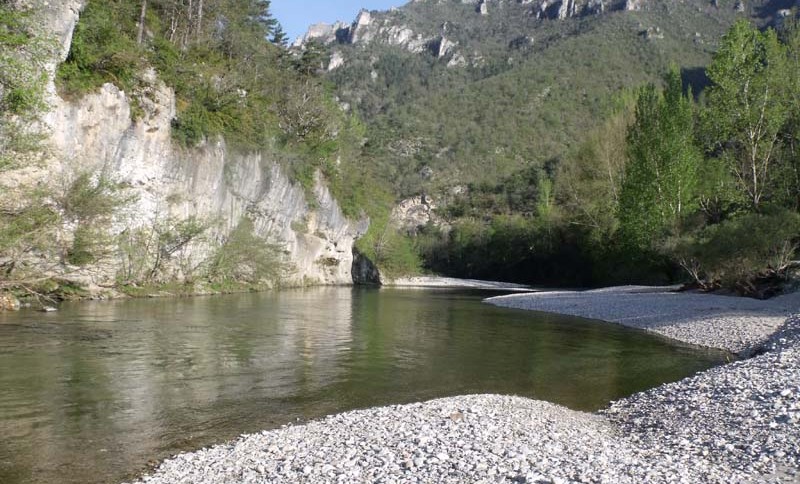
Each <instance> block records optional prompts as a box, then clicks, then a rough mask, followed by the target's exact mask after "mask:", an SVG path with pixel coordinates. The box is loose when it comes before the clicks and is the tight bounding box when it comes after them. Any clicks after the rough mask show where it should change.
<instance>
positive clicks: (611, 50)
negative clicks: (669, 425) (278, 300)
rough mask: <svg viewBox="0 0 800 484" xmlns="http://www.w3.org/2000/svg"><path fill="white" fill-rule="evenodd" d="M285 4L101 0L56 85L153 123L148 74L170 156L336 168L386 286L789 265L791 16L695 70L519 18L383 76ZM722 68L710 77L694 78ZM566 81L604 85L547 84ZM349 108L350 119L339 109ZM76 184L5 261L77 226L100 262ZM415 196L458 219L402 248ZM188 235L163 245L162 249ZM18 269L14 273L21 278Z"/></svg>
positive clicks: (15, 219)
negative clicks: (320, 40)
mask: <svg viewBox="0 0 800 484" xmlns="http://www.w3.org/2000/svg"><path fill="white" fill-rule="evenodd" d="M269 7H270V5H269V1H266V0H247V1H241V0H137V1H133V0H107V1H97V0H90V1H89V2H88V3H87V5H86V8H85V10H84V11H83V12H82V14H81V19H80V22H79V24H78V26H77V29H76V31H75V36H74V39H73V44H72V48H71V51H70V53H69V56H68V58H67V60H66V62H64V63H63V64H61V65H60V66H59V68H58V73H57V86H58V89H59V90H60V94H61V95H62V96H65V97H67V98H70V97H73V98H77V97H80V96H82V95H84V94H85V93H87V92H91V91H92V90H95V89H97V88H99V87H100V86H101V85H102V84H103V83H106V82H112V83H114V84H116V85H117V86H119V87H120V88H122V89H123V90H125V92H127V93H130V95H131V98H132V100H133V102H134V106H135V107H136V106H138V107H136V109H134V112H133V114H132V115H133V116H134V117H137V116H142V115H143V114H144V113H143V111H142V109H143V108H142V107H141V100H143V99H146V98H147V96H148V95H149V94H150V90H151V89H152V84H151V81H150V80H149V76H148V74H147V73H148V71H149V70H153V71H154V72H156V73H157V75H158V78H159V79H161V80H163V81H164V82H165V83H166V84H167V85H168V86H170V87H171V88H173V89H174V90H175V92H176V95H177V98H178V116H177V118H176V119H175V120H174V121H173V138H174V142H175V143H179V144H181V145H183V146H186V147H192V146H195V145H198V144H201V143H203V142H204V140H207V139H213V138H216V137H224V139H225V140H226V141H227V142H228V144H229V146H231V147H234V148H235V149H241V150H263V151H267V152H270V153H271V154H272V155H273V156H274V157H275V158H276V159H280V160H282V162H283V163H284V164H285V166H286V168H287V170H288V171H289V172H290V173H291V174H292V176H293V177H294V179H295V180H296V181H297V182H298V183H301V184H303V185H304V186H306V187H310V185H311V182H312V179H313V174H314V173H315V171H317V170H319V171H320V172H321V173H322V174H323V175H324V177H325V179H326V181H327V183H328V184H329V185H330V186H331V188H332V190H333V192H334V194H335V196H336V198H337V199H338V200H339V201H340V203H341V204H342V206H343V208H344V210H345V212H346V213H347V215H349V216H351V217H354V218H358V217H362V216H369V217H370V221H371V225H370V231H369V233H368V234H367V235H366V236H365V237H363V238H362V239H361V240H360V241H359V242H358V248H359V250H360V251H361V252H363V253H364V254H365V255H366V256H368V257H369V258H370V259H372V260H373V262H375V263H376V264H377V265H378V266H379V267H380V268H381V269H382V270H383V272H384V274H385V275H387V276H390V277H391V276H395V275H399V274H404V273H415V272H419V271H432V272H437V273H442V274H446V275H452V276H462V277H474V278H487V279H498V280H508V281H515V282H525V283H533V284H558V285H569V286H591V285H600V284H610V283H633V282H647V283H664V282H690V283H692V284H695V285H697V286H699V287H701V288H704V289H717V288H720V287H725V288H729V289H733V290H736V291H738V292H740V293H743V294H749V295H757V296H765V295H769V293H771V291H773V290H774V287H776V286H775V284H774V282H776V281H780V280H782V279H783V278H784V277H785V276H786V275H787V274H788V272H789V270H790V269H791V268H792V261H793V259H794V257H795V249H796V248H797V242H798V234H799V233H800V216H799V215H798V209H800V171H799V170H800V151H798V150H799V149H800V145H799V143H800V29H798V28H797V27H796V24H795V23H794V22H792V21H790V20H788V19H787V21H785V22H782V23H781V25H780V27H779V28H778V29H774V28H772V27H765V26H764V25H762V24H755V23H752V22H751V20H748V19H745V18H743V19H740V20H739V21H737V22H736V23H735V24H733V26H732V27H731V28H730V29H729V30H728V31H727V33H725V34H724V37H722V39H721V40H719V41H718V42H716V43H714V44H713V49H712V47H711V46H710V45H711V44H709V43H702V42H700V43H698V42H697V39H696V38H695V39H694V41H693V44H692V45H695V46H696V48H694V49H695V50H692V51H686V52H685V55H686V56H688V57H687V58H681V57H680V53H681V46H682V45H683V44H680V43H676V42H672V41H670V40H669V37H668V38H667V40H666V41H665V43H663V44H654V43H651V42H648V41H647V40H646V39H643V38H642V35H641V33H639V32H638V31H637V32H634V30H631V25H628V24H629V23H632V22H634V21H635V20H631V18H629V17H626V16H624V15H622V14H620V15H609V16H600V17H596V18H592V19H579V20H575V21H569V22H564V23H557V22H554V21H553V22H551V23H547V22H550V21H544V23H542V24H541V25H540V28H541V29H543V30H542V32H543V35H542V37H544V38H545V39H546V41H545V42H544V43H537V44H534V45H535V47H533V46H530V45H528V44H527V43H521V42H512V43H508V42H498V41H496V39H497V38H507V37H509V36H511V37H513V38H519V35H518V34H519V33H520V32H517V31H514V29H517V30H519V29H522V28H524V27H525V25H517V24H514V23H513V22H510V23H508V24H507V25H506V24H503V23H502V22H501V23H500V24H498V26H496V28H497V29H501V30H496V31H492V32H493V33H495V34H498V32H499V34H498V35H497V36H495V37H492V36H491V35H489V36H483V37H480V36H478V35H477V34H476V32H475V31H473V30H470V29H467V28H463V29H460V30H459V27H458V24H453V25H455V27H453V26H451V27H450V28H451V32H452V35H453V37H454V38H456V39H458V40H459V42H460V45H462V46H463V45H469V47H470V48H472V47H475V48H477V47H478V44H475V42H477V40H475V39H480V38H488V39H495V40H487V41H486V42H487V44H486V46H485V50H484V51H483V53H482V59H484V61H483V62H482V63H479V64H475V65H474V66H473V67H470V68H466V69H464V70H461V71H455V70H452V69H447V68H445V67H442V66H440V65H438V64H437V63H436V60H435V59H432V58H430V56H428V57H426V56H425V55H418V54H411V53H408V52H406V53H399V52H398V50H397V49H391V48H388V47H385V46H381V45H379V44H375V45H373V46H372V47H371V50H363V51H362V50H355V47H353V49H354V51H353V52H352V53H351V55H352V56H353V57H351V59H359V58H360V57H359V56H367V55H368V56H371V57H370V59H373V58H376V59H377V64H375V65H371V67H369V66H368V65H367V64H364V63H359V62H352V63H351V67H349V68H348V69H347V70H342V71H336V72H334V73H332V74H331V75H329V76H327V77H326V76H324V75H323V69H322V67H323V66H324V65H325V61H326V56H327V55H328V52H327V51H326V49H325V48H323V47H322V46H320V45H317V44H314V43H311V44H308V45H306V47H305V48H304V49H301V50H296V49H289V48H287V46H286V38H285V35H284V34H283V32H282V30H281V28H280V25H279V24H278V22H277V21H276V20H275V19H274V18H273V17H272V15H271V14H270V10H269ZM426 8H452V9H454V11H455V10H456V9H462V10H463V12H462V11H461V10H458V11H457V13H459V15H464V16H466V15H467V14H470V15H473V14H474V11H472V10H470V11H469V12H468V11H467V10H466V9H465V8H466V7H464V6H455V5H447V6H444V7H443V6H429V5H427V4H420V5H410V6H408V7H406V8H405V9H401V10H400V11H398V12H395V13H393V14H392V15H399V16H403V15H405V16H407V17H408V18H406V19H405V20H409V21H411V20H415V21H420V22H432V21H433V20H431V19H430V18H429V17H428V16H425V15H422V14H421V13H420V12H422V13H425V12H427V11H425V12H423V11H422V10H420V11H419V12H417V11H416V10H414V9H426ZM669 8H672V7H667V9H669ZM675 8H677V9H679V10H680V9H682V8H684V7H683V6H675ZM687 8H688V7H687ZM687 12H688V10H687ZM427 13H430V12H427ZM668 13H669V12H668ZM681 13H683V11H682V10H681ZM656 14H664V12H656ZM34 15H35V12H25V11H19V10H17V9H15V8H12V7H11V5H10V3H8V2H3V3H1V4H0V45H2V46H3V50H2V52H0V54H1V55H0V63H2V67H3V69H0V99H1V100H2V103H1V104H0V106H1V107H2V110H3V120H2V123H0V130H2V135H3V136H0V170H8V169H11V168H15V167H18V166H19V165H20V163H35V157H31V155H30V153H36V151H37V150H38V149H40V148H41V147H40V145H39V144H38V141H39V139H38V138H37V136H36V135H35V134H31V133H30V132H29V130H25V129H24V126H26V125H29V124H30V123H33V122H34V121H35V119H36V117H37V115H38V113H40V112H41V111H42V109H43V108H44V106H42V101H41V100H42V89H43V87H44V78H42V75H41V72H42V66H41V65H40V63H41V62H42V61H41V59H43V58H45V57H46V56H47V55H52V49H53V48H54V46H53V45H52V42H51V41H50V40H48V39H47V37H46V36H45V35H42V34H41V33H37V32H36V29H35V22H34V21H32V20H31V19H32V18H33V17H32V16H34ZM415 15H416V17H415ZM654 15H655V14H654ZM465 18H466V17H465ZM642 18H644V19H645V20H647V18H646V17H642ZM681 18H684V17H681ZM698 18H700V17H697V18H695V17H691V16H689V17H685V23H686V24H685V25H683V24H681V25H678V26H675V27H674V28H675V29H681V30H680V32H681V35H683V36H684V37H687V38H688V37H691V34H689V32H693V31H694V30H695V29H697V30H700V28H701V27H702V25H701V24H699V23H698V22H701V20H698ZM639 21H640V22H641V19H640V20H639ZM465 25H466V24H465ZM470 25H472V24H470ZM437 28H438V27H437ZM502 29H511V30H508V31H506V30H502ZM713 29H717V30H720V31H721V27H720V25H715V26H714V27H713ZM713 29H711V28H709V29H707V30H711V31H712V32H713ZM684 31H685V32H684ZM620 32H622V33H620ZM624 32H629V33H628V34H625V33H624ZM630 32H634V33H633V34H631V33H630ZM459 36H460V37H459ZM469 39H472V40H471V41H470V40H469ZM598 39H604V40H602V41H600V40H598ZM469 42H472V44H470V43H469ZM587 43H596V44H597V49H598V50H595V51H587V50H586V44H587ZM523 44H524V45H523ZM552 46H558V49H555V50H550V48H551V47H552ZM559 49H560V50H559ZM509 52H513V53H514V54H513V56H515V57H514V58H518V59H522V60H520V61H519V65H522V67H519V66H518V65H517V64H515V62H512V61H511V60H508V58H509ZM620 52H621V53H620ZM565 53H567V54H570V55H565ZM598 53H600V54H603V55H606V54H608V57H607V58H606V57H603V56H602V55H600V56H599V54H598ZM598 56H599V57H598ZM625 56H629V57H625ZM630 56H634V57H635V58H637V59H639V60H640V61H641V65H642V66H643V67H642V70H641V75H639V74H634V75H628V74H625V75H624V76H622V74H621V73H623V72H625V71H622V70H621V69H622V68H621V67H619V66H620V65H621V64H623V63H624V62H626V59H629V58H630ZM565 59H566V60H568V61H569V62H567V63H566V64H565V62H566V61H565ZM708 59H710V64H708V65H707V68H706V67H698V68H692V69H689V68H686V67H685V66H686V64H687V62H689V63H690V64H695V65H696V64H700V63H703V62H704V61H707V60H708ZM672 61H676V62H677V61H680V62H682V66H683V67H678V66H677V65H673V66H672V67H669V66H670V62H672ZM370 62H372V60H370ZM536 66H539V67H541V68H540V69H538V70H536V69H537V68H536ZM542 66H544V67H542ZM369 68H375V69H376V70H377V71H379V82H378V83H377V84H375V83H373V84H372V85H370V84H369V82H370V81H368V80H369V79H370V78H371V77H372V76H370V73H369V70H368V69H369ZM534 72H536V73H535V74H534ZM593 73H597V75H592V74H593ZM571 78H581V79H586V78H591V80H592V81H591V82H592V84H591V85H588V86H587V85H583V86H582V87H581V86H566V87H565V86H555V85H554V84H553V81H554V80H555V79H562V80H563V79H571ZM659 78H660V79H659ZM648 79H649V80H650V81H648ZM654 79H659V80H654ZM548 86H550V87H548ZM576 90H582V91H581V92H576ZM426 92H430V93H432V94H425V93H426ZM442 93H446V94H442ZM339 98H341V99H343V100H346V101H352V102H353V106H355V108H354V109H350V110H348V109H344V108H342V106H340V104H339V103H338V102H337V101H338V99H339ZM487 105H488V106H494V107H493V108H491V109H488V110H487V109H485V107H486V106H487ZM421 106H424V107H425V109H424V110H423V109H422V108H421ZM523 108H524V109H523ZM482 117H483V118H482ZM444 118H446V119H450V120H459V121H462V120H464V121H467V122H463V123H462V122H459V123H451V124H442V123H441V120H442V119H444ZM437 126H438V127H437ZM25 153H28V155H25ZM426 167H427V168H431V169H429V170H424V168H426ZM426 173H427V174H428V175H426ZM430 173H433V175H432V176H431V175H430ZM81 183H82V184H78V185H76V186H73V187H68V188H67V189H65V191H64V193H63V194H60V195H58V196H53V194H44V193H30V194H28V195H29V197H30V200H31V203H30V204H29V205H26V206H19V204H16V205H14V204H11V205H10V204H4V206H3V210H0V250H2V251H3V252H4V253H6V254H13V253H25V252H31V251H35V250H36V248H37V244H40V243H42V241H41V238H42V237H44V236H45V234H46V233H47V230H46V228H47V227H50V226H53V225H56V224H59V223H62V222H63V220H64V217H73V218H75V220H80V221H83V222H85V229H84V230H83V232H79V233H77V234H76V241H77V242H76V244H78V246H73V247H69V248H65V251H64V253H65V257H67V258H69V260H70V263H73V264H88V263H91V262H92V261H93V260H94V259H95V257H96V256H97V254H95V253H93V251H95V250H97V249H96V247H98V246H99V245H102V244H95V243H94V242H95V241H94V240H93V238H95V237H98V236H99V235H97V234H98V233H99V232H98V231H97V230H95V228H96V227H95V225H100V224H102V223H103V220H104V217H107V215H108V214H107V213H105V212H103V210H106V211H109V212H110V211H113V210H114V208H115V207H117V206H118V205H119V204H122V203H124V202H125V201H124V199H123V198H122V197H121V196H119V195H118V193H117V192H116V191H115V189H114V187H113V186H111V185H109V184H107V183H104V182H103V181H102V180H101V181H90V180H89V179H83V181H82V182H81ZM454 187H459V188H461V189H460V190H457V191H453V190H452V189H453V188H454ZM420 193H423V194H425V193H428V194H431V195H433V196H434V197H435V198H436V199H437V200H440V201H441V203H440V204H439V208H438V210H437V212H438V213H437V215H438V216H439V218H440V219H441V220H443V221H444V223H441V224H429V225H428V226H425V227H422V228H420V229H419V230H417V231H415V232H414V233H413V234H406V233H403V232H401V231H400V230H398V229H396V228H395V227H393V225H392V223H391V220H390V217H389V212H390V210H391V207H392V205H393V204H394V203H395V202H396V201H397V200H399V199H401V198H404V197H406V196H409V195H416V194H420ZM45 199H46V200H47V203H42V200H45ZM54 200H55V202H53V201H54ZM54 203H55V205H54ZM59 204H60V205H59ZM88 207H95V208H93V209H92V210H89V209H88ZM97 207H99V208H97ZM184 228H185V229H186V230H188V231H189V232H190V231H191V229H192V227H188V228H186V227H184ZM181 235H182V233H181V232H180V231H178V232H177V233H170V234H167V236H166V237H165V240H166V242H165V243H171V242H170V241H172V242H174V240H181ZM183 235H185V234H183ZM176 238H177V239H176ZM240 245H248V242H246V241H245V242H244V243H243V244H240ZM251 256H252V254H251V255H250V256H248V257H251ZM251 258H252V257H251ZM12 259H13V258H12ZM268 263H269V261H268V260H267V261H264V264H268ZM0 269H2V270H3V272H4V274H5V275H4V276H3V277H4V278H5V280H6V281H12V282H13V281H14V271H15V270H16V269H15V267H14V265H13V263H10V264H6V265H5V266H4V267H0ZM222 270H223V268H220V271H222ZM231 277H235V275H231ZM7 283H8V284H10V283H9V282H7Z"/></svg>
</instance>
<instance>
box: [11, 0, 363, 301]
mask: <svg viewBox="0 0 800 484" xmlns="http://www.w3.org/2000/svg"><path fill="white" fill-rule="evenodd" d="M82 3H83V2H82V1H79V0H72V1H60V2H41V3H40V4H39V5H38V6H39V7H40V10H39V12H40V14H42V15H43V20H44V21H45V22H46V28H47V29H48V31H49V32H51V33H52V34H54V36H55V38H56V39H57V40H58V41H59V42H60V43H61V47H62V48H61V53H60V54H61V58H60V59H53V62H52V63H51V64H50V65H49V67H48V69H49V72H48V75H49V79H50V82H49V86H48V97H49V99H48V104H49V106H50V108H49V112H47V113H46V114H45V116H44V117H43V121H44V124H45V125H46V127H45V132H47V133H49V143H48V144H49V148H50V150H49V152H50V155H49V157H48V159H47V161H46V162H45V163H44V164H42V165H38V166H35V167H30V168H27V169H22V170H17V171H14V172H11V173H7V174H6V175H5V176H4V179H3V180H2V184H3V185H4V187H5V189H6V190H9V191H11V190H14V189H16V188H20V187H24V186H34V185H40V186H55V185H63V184H64V183H68V182H69V181H70V180H71V179H74V178H75V177H76V176H78V175H79V174H81V173H91V174H95V176H96V175H97V174H102V175H103V176H104V177H108V178H109V179H111V180H113V181H114V182H115V183H117V184H118V185H119V186H122V187H125V193H126V197H128V198H129V200H130V203H129V204H127V205H126V206H125V207H124V209H123V210H121V211H120V213H118V214H116V215H115V216H114V219H113V223H111V224H110V225H109V227H107V231H108V235H109V236H111V237H112V238H113V237H116V236H118V235H119V234H121V233H123V232H125V231H130V230H135V229H137V228H144V229H147V228H148V227H155V226H156V225H158V224H159V223H166V222H167V221H175V220H177V221H180V220H189V219H192V220H198V221H201V223H203V224H205V225H206V226H207V227H208V229H207V231H206V233H205V234H204V236H203V237H201V238H198V239H197V240H195V241H192V243H191V244H188V245H187V246H186V248H185V250H184V251H183V253H182V254H181V258H182V261H181V264H177V263H176V264H174V265H173V266H171V267H169V268H168V269H166V270H165V273H168V274H169V275H170V277H171V278H174V279H181V278H183V277H187V276H188V274H186V269H185V268H186V267H196V266H197V265H199V264H201V263H202V261H203V259H204V258H207V257H208V256H209V254H210V253H211V251H212V250H213V247H214V244H216V243H217V242H218V241H219V240H222V239H224V238H225V237H226V236H227V235H229V234H230V233H231V231H233V230H234V229H235V228H236V226H237V225H238V224H239V223H240V221H241V220H242V219H243V218H244V217H247V218H248V219H250V220H251V221H252V225H253V234H254V235H256V236H257V237H260V238H263V239H264V240H268V241H269V242H270V243H274V244H278V245H279V246H281V247H282V248H283V252H284V255H285V258H286V261H287V262H288V263H289V265H290V266H291V271H290V275H289V280H288V282H289V283H294V284H309V283H319V284H350V283H352V281H353V279H352V275H351V266H352V262H353V250H352V249H353V244H354V241H355V240H356V238H358V237H359V236H360V235H362V234H363V233H364V232H365V231H366V228H367V226H368V221H366V220H364V221H361V222H355V221H352V220H349V219H348V218H347V217H345V216H344V214H343V213H342V210H341V209H340V207H339V205H338V204H337V202H336V200H334V198H333V196H332V195H331V192H330V191H329V190H328V189H327V188H326V186H325V183H324V181H323V180H322V179H321V177H320V176H319V175H318V176H317V177H316V179H315V182H314V185H313V187H311V188H310V189H308V188H303V187H302V186H300V185H298V184H296V183H294V182H292V181H291V180H290V179H289V177H288V176H287V175H286V173H285V172H284V170H283V169H282V167H281V166H280V165H279V164H278V163H277V162H276V161H274V160H273V159H271V157H270V155H269V154H267V153H261V152H240V151H235V150H232V149H229V148H228V147H227V146H226V143H225V142H224V140H222V139H217V140H212V141H209V142H207V143H205V144H204V145H202V146H200V147H198V148H195V149H186V148H182V147H180V146H178V144H177V143H174V142H173V141H172V139H171V134H170V130H171V122H172V120H173V119H174V118H175V116H176V106H175V96H174V94H173V92H172V90H171V89H169V88H168V87H167V86H165V85H164V84H163V83H162V82H160V81H159V80H158V79H157V77H156V75H155V73H152V72H151V73H149V74H148V75H147V76H146V77H148V83H149V85H148V86H147V87H146V89H145V91H146V92H144V93H137V99H139V103H140V107H141V108H142V109H141V111H143V115H141V116H137V117H136V118H137V119H136V120H135V121H134V120H132V116H131V109H132V103H131V97H130V96H129V95H128V93H125V92H122V91H120V90H119V89H118V88H117V87H115V86H113V85H111V84H106V85H104V86H103V87H102V89H100V91H99V92H95V93H92V94H89V95H87V96H85V97H83V98H81V99H76V100H65V99H62V98H60V97H59V96H58V94H57V93H56V89H55V85H54V75H55V69H56V67H57V65H58V63H59V62H60V61H62V60H63V59H64V58H65V57H66V55H67V53H68V52H69V47H70V42H71V37H72V32H73V30H74V27H75V25H76V22H77V20H78V17H79V13H80V9H81V8H82ZM142 94H143V95H142ZM73 229H74V227H69V226H64V227H62V228H61V233H62V235H61V236H62V237H65V238H69V237H70V236H71V233H70V232H71V231H72V230H73ZM39 257H44V258H48V257H49V258H56V257H57V255H56V254H55V253H53V254H41V255H39ZM48 265H49V266H51V267H56V269H51V272H50V274H49V275H51V276H56V277H58V276H62V277H66V278H68V279H69V280H73V281H76V282H79V283H81V284H83V285H86V286H89V287H93V286H94V287H96V286H109V285H111V284H113V283H114V281H115V278H116V277H118V273H119V270H120V260H119V258H118V256H117V255H116V254H113V253H112V254H110V255H109V257H107V258H106V259H105V260H103V261H101V262H98V263H96V264H92V265H90V266H88V267H85V268H76V267H70V266H68V265H65V264H63V263H62V264H48Z"/></svg>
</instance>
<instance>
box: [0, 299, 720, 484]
mask: <svg viewBox="0 0 800 484" xmlns="http://www.w3.org/2000/svg"><path fill="white" fill-rule="evenodd" d="M488 295H489V294H486V293H482V292H479V291H458V290H424V291H423V290H411V289H368V288H345V287H341V288H312V289H297V290H284V291H275V292H267V293H260V294H243V295H232V296H218V297H198V298H188V299H157V300H120V301H103V302H84V303H68V304H64V305H62V308H61V310H60V311H58V312H56V313H38V312H32V311H23V312H19V313H0V435H1V436H2V438H0V483H3V484H16V483H36V484H39V483H48V484H49V483H86V484H93V483H108V482H111V483H113V482H119V481H121V480H124V479H129V478H133V477H135V476H136V475H138V474H140V473H141V472H143V471H145V470H146V469H147V466H148V465H149V464H153V463H154V462H157V461H158V460H159V459H162V458H164V457H167V456H169V455H171V454H174V453H176V452H178V451H181V450H190V449H196V448H200V447H203V446H206V445H210V444H212V443H218V442H222V441H226V440H229V439H232V438H235V437H236V436H237V435H239V434H241V433H244V432H254V431H258V430H262V429H268V428H274V427H276V426H280V425H283V424H287V423H292V422H294V423H297V422H302V421H305V420H307V419H312V418H316V417H319V416H322V415H326V414H330V413H336V412H340V411H345V410H349V409H354V408H362V407H368V406H375V405H385V404H394V403H407V402H412V401H418V400H427V399H431V398H437V397H444V396H452V395H459V394H468V393H503V394H515V395H523V396H527V397H532V398H536V399H541V400H548V401H551V402H555V403H559V404H562V405H565V406H567V407H570V408H572V409H577V410H596V409H599V408H601V407H603V406H604V405H606V404H607V403H608V402H609V401H611V400H613V399H616V398H619V397H623V396H627V395H629V394H631V393H634V392H637V391H640V390H644V389H647V388H650V387H653V386H656V385H659V384H660V383H663V382H667V381H675V380H678V379H680V378H682V377H685V376H687V375H690V374H692V373H694V372H696V371H699V370H703V369H706V368H709V367H711V366H713V365H716V364H719V363H721V362H723V360H724V359H725V357H726V355H725V354H723V353H720V352H715V351H705V350H700V349H697V348H692V347H688V346H685V345H680V344H676V343H674V342H671V341H667V340H665V339H663V338H660V337H657V336H653V335H651V334H648V333H645V332H642V331H637V330H632V329H628V328H623V327H621V326H617V325H612V324H607V323H601V322H596V321H587V320H582V319H576V318H571V317H564V316H557V315H549V314H541V313H533V312H527V311H517V310H510V309H502V308H497V307H494V306H490V305H487V304H482V303H481V299H482V298H483V297H486V296H488Z"/></svg>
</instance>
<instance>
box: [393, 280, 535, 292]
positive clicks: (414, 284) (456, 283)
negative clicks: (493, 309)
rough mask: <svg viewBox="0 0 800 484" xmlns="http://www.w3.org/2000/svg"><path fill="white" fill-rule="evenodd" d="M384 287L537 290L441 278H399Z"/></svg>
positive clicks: (502, 284) (516, 285)
mask: <svg viewBox="0 0 800 484" xmlns="http://www.w3.org/2000/svg"><path fill="white" fill-rule="evenodd" d="M382 287H386V288H408V289H443V288H449V289H480V290H487V291H508V292H526V293H528V292H531V291H534V290H535V289H534V288H533V287H531V286H526V285H524V284H514V283H510V282H498V281H482V280H479V279H458V278H455V277H440V276H413V277H399V278H397V279H393V280H390V281H387V282H385V283H384V284H383V286H382Z"/></svg>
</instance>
